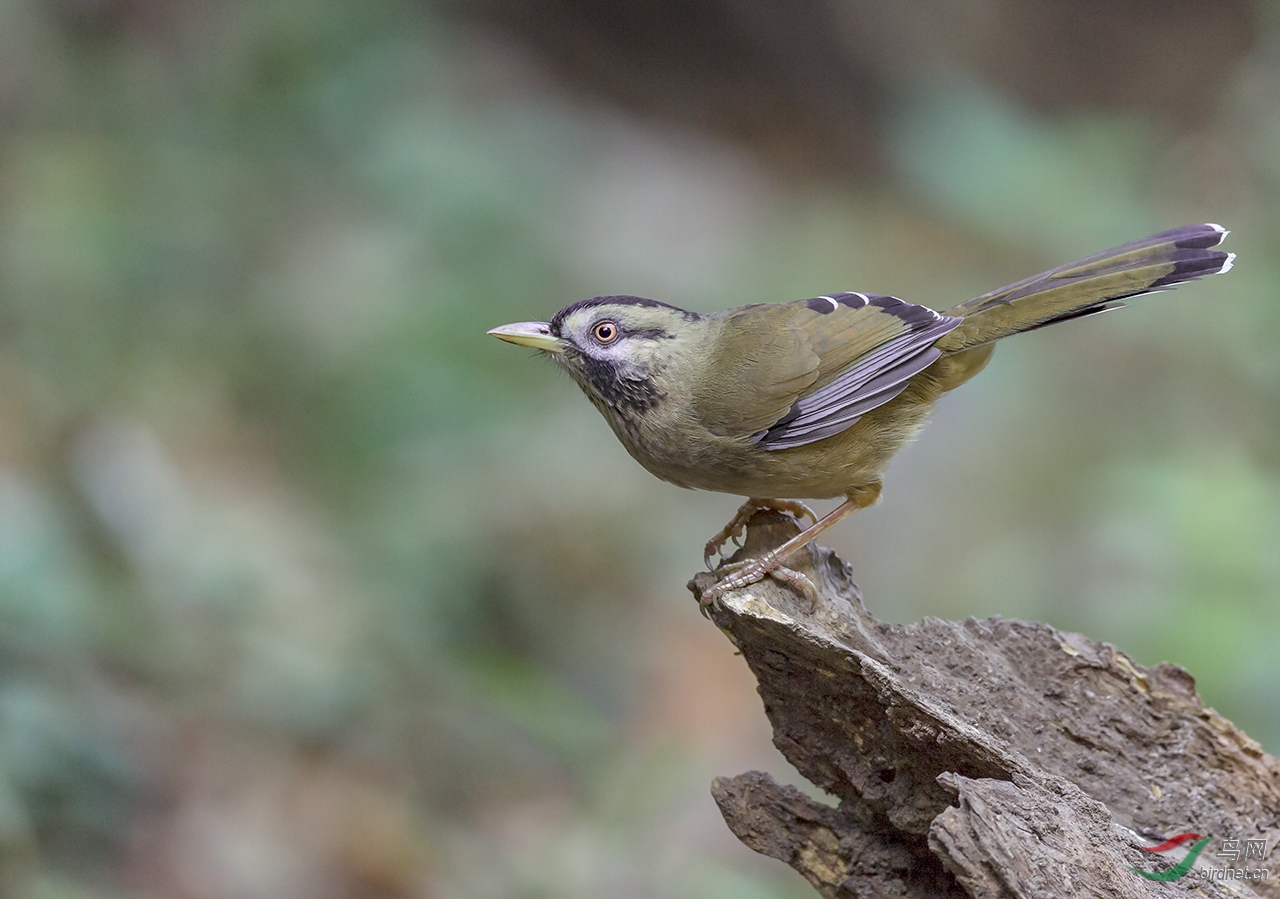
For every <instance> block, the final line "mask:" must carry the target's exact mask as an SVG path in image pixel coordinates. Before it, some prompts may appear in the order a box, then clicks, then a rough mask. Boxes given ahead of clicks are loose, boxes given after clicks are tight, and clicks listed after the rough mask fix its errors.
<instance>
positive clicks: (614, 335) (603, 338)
mask: <svg viewBox="0 0 1280 899" xmlns="http://www.w3.org/2000/svg"><path fill="white" fill-rule="evenodd" d="M591 333H592V335H593V336H594V337H595V339H596V340H598V341H600V342H601V343H613V341H615V340H617V339H618V326H617V325H615V324H614V323H613V322H598V323H597V324H596V326H595V327H594V328H592V329H591Z"/></svg>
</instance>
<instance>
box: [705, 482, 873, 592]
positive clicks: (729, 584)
mask: <svg viewBox="0 0 1280 899" xmlns="http://www.w3.org/2000/svg"><path fill="white" fill-rule="evenodd" d="M879 498H880V484H879V483H875V484H869V485H867V486H866V487H863V488H861V489H859V490H857V491H856V492H853V493H850V494H849V496H848V497H847V498H846V499H845V501H844V502H842V503H841V504H840V505H838V506H836V507H835V508H834V509H832V510H831V511H830V512H828V513H827V514H826V515H824V516H823V517H822V518H820V519H818V520H817V521H815V522H814V523H813V524H811V525H810V526H809V527H807V528H805V529H804V530H803V531H801V532H800V533H798V534H796V535H795V536H794V537H792V538H791V539H790V540H788V541H787V542H786V543H784V544H782V545H781V546H779V547H778V548H777V549H773V550H770V551H769V552H767V553H765V554H764V555H763V556H760V557H759V558H758V559H750V560H748V561H745V562H735V563H733V564H731V565H724V566H722V567H721V568H720V571H721V573H722V575H723V576H722V578H721V580H720V581H718V582H717V583H716V584H715V585H713V586H712V587H711V588H710V589H709V590H706V591H705V592H703V594H702V599H701V605H702V608H703V613H704V614H705V613H706V607H707V606H714V605H715V604H716V603H718V602H719V601H720V597H721V596H723V595H724V594H726V593H728V592H730V591H732V590H741V589H742V588H743V587H749V586H750V585H752V584H757V583H759V582H760V581H762V580H764V579H765V578H766V577H774V578H775V579H777V580H779V581H782V582H783V583H785V584H789V585H791V586H793V587H799V588H800V589H801V590H802V591H803V592H804V593H805V595H806V596H808V598H809V608H810V611H812V610H813V609H814V608H816V607H817V605H818V590H817V588H816V587H814V585H813V582H812V581H810V580H809V578H807V577H805V576H804V575H803V574H801V573H800V572H798V571H793V570H792V569H790V568H785V567H783V565H782V562H783V561H784V560H785V559H786V558H787V556H789V555H790V554H791V553H793V552H795V551H796V550H797V549H799V548H800V547H802V546H804V545H806V544H807V543H809V542H810V541H812V540H813V539H814V538H816V537H817V536H818V535H819V534H821V533H822V532H823V531H825V530H826V529H827V528H829V527H831V526H832V525H835V524H838V523H839V522H841V521H843V520H844V519H846V518H848V517H849V516H850V515H852V514H853V513H854V512H857V511H858V510H859V509H864V508H866V507H867V506H869V505H871V504H872V503H874V502H875V501H876V500H877V499H879Z"/></svg>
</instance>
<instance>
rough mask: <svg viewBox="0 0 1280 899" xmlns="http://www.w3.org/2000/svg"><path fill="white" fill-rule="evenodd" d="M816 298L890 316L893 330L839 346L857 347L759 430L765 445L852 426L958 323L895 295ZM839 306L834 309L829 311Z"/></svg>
mask: <svg viewBox="0 0 1280 899" xmlns="http://www.w3.org/2000/svg"><path fill="white" fill-rule="evenodd" d="M819 299H820V300H827V299H831V300H834V301H835V302H836V303H837V304H839V305H844V306H845V307H846V308H850V309H851V312H850V313H846V314H847V315H849V316H850V317H851V318H854V317H856V318H858V319H864V320H866V321H868V322H875V323H876V324H882V323H883V322H884V320H888V319H892V320H893V321H894V322H895V323H896V325H897V327H896V328H895V329H894V330H895V331H896V333H894V334H893V335H892V336H890V337H888V339H887V340H884V341H883V342H880V343H874V344H871V345H867V343H866V342H863V343H862V345H861V346H859V345H857V343H856V342H855V343H853V345H849V346H846V347H843V348H842V349H844V350H845V351H846V353H847V354H850V353H849V351H854V353H856V355H854V354H850V355H854V358H853V359H852V361H851V362H850V363H849V364H847V365H846V366H844V367H843V368H842V369H840V370H837V371H835V372H833V373H832V376H830V377H829V378H828V379H824V380H825V383H823V382H822V381H820V382H819V386H817V389H814V390H812V391H810V392H808V393H806V394H804V395H802V396H800V397H798V398H797V399H796V401H795V403H794V404H793V405H792V407H791V409H790V410H788V412H787V414H786V415H785V416H783V418H782V419H780V420H779V421H778V422H777V423H776V424H774V425H773V426H772V427H770V428H768V429H767V430H765V431H763V432H761V433H760V434H758V435H757V439H758V441H759V443H760V445H761V446H762V447H763V448H765V449H769V450H779V449H790V448H792V447H796V446H804V445H805V444H806V443H813V442H814V441H817V440H822V439H823V438H825V437H830V436H832V435H834V434H838V433H840V432H841V431H843V430H845V429H846V428H848V427H850V426H852V425H853V424H854V422H856V421H857V420H858V419H859V418H860V417H861V416H862V415H864V414H866V413H867V412H870V411H871V410H872V409H875V408H876V407H877V406H882V405H884V404H885V403H887V402H889V400H891V399H893V398H894V397H896V396H897V395H898V394H899V393H901V392H902V391H903V390H905V389H906V387H907V382H908V381H909V380H910V379H911V378H913V377H915V376H916V375H918V374H919V373H920V372H922V371H924V370H925V369H926V368H928V367H929V366H930V365H932V364H933V362H934V361H935V360H936V359H937V358H938V356H939V355H941V353H940V351H939V350H938V349H936V348H935V347H934V343H936V342H937V340H938V339H939V338H940V337H942V336H943V335H944V334H946V333H947V332H949V331H951V330H952V329H954V328H955V327H956V326H957V325H959V324H960V319H958V318H953V317H951V316H946V315H941V314H939V313H937V312H935V311H933V310H932V309H929V308H928V307H926V306H917V305H914V304H911V303H906V302H903V301H902V300H899V299H897V298H896V297H884V296H874V295H873V296H868V295H866V294H837V295H835V296H834V297H831V298H826V297H822V298H819ZM809 302H812V301H809ZM837 312H838V310H833V314H836V313H837ZM882 317H883V319H882ZM877 319H881V321H877ZM855 320H856V319H855ZM821 324H822V323H821V322H817V323H815V325H816V326H817V327H815V328H814V330H815V331H822V330H824V329H822V328H821ZM877 330H878V329H877Z"/></svg>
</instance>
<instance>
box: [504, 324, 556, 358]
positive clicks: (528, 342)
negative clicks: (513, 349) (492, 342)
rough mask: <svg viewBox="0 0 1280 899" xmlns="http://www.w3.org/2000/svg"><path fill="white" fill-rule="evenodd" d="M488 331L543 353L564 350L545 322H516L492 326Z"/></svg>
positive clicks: (508, 341) (517, 344) (507, 340)
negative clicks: (497, 326) (496, 326)
mask: <svg viewBox="0 0 1280 899" xmlns="http://www.w3.org/2000/svg"><path fill="white" fill-rule="evenodd" d="M489 333H490V334H492V335H493V336H494V337H496V338H498V339H499V340H505V341H506V342H507V343H514V344H515V345H516V346H531V347H533V348H534V349H535V350H542V351H543V352H544V353H563V352H564V343H562V342H561V340H560V338H559V337H556V336H555V335H554V334H552V333H551V326H550V325H548V324H547V323H546V322H516V323H515V324H512V325H503V326H502V327H500V328H494V329H493V330H492V331H490V332H489Z"/></svg>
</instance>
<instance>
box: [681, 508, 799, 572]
mask: <svg viewBox="0 0 1280 899" xmlns="http://www.w3.org/2000/svg"><path fill="white" fill-rule="evenodd" d="M764 509H775V510H777V511H779V512H785V513H787V514H788V515H791V516H792V517H794V518H796V519H798V520H803V519H805V518H808V519H809V520H810V521H813V522H816V521H817V520H818V515H817V513H816V512H814V511H813V510H812V509H810V508H809V507H808V506H806V505H805V504H804V503H802V502H798V501H796V500H789V499H749V500H747V501H746V502H745V503H743V504H742V506H741V507H740V508H739V509H738V511H737V512H736V513H735V514H734V516H733V518H731V519H730V520H729V523H728V524H726V525H725V526H724V527H723V528H721V529H720V532H719V533H718V534H716V535H715V536H714V537H712V538H711V539H710V540H708V541H707V545H706V547H705V548H704V549H703V551H702V562H703V564H704V565H706V566H707V568H708V570H711V571H714V570H715V566H713V565H712V564H711V560H712V559H713V558H714V557H715V556H717V555H720V556H721V557H722V558H723V555H724V554H723V553H722V552H721V550H722V549H723V548H724V547H725V546H726V545H727V544H728V543H729V542H731V541H732V543H733V545H734V546H737V547H741V546H742V545H743V543H744V542H745V541H746V537H747V523H748V522H749V521H751V516H753V515H755V514H756V513H757V512H759V511H761V510H764Z"/></svg>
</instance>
